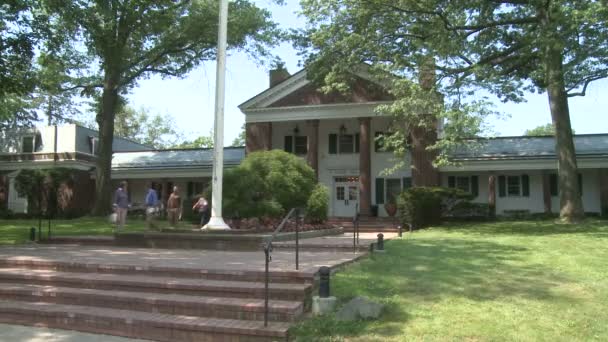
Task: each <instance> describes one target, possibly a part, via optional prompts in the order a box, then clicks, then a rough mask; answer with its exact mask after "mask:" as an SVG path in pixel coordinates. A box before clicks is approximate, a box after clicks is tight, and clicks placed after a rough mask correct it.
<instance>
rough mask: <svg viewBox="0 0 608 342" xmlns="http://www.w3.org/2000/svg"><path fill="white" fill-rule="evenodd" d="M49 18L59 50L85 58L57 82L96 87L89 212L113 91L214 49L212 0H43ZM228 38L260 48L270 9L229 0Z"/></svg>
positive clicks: (178, 72)
mask: <svg viewBox="0 0 608 342" xmlns="http://www.w3.org/2000/svg"><path fill="white" fill-rule="evenodd" d="M42 4H43V7H44V12H45V13H48V15H49V19H48V22H49V23H50V25H53V26H55V27H59V28H61V30H62V31H63V32H66V33H65V35H66V36H69V38H70V46H72V47H73V48H72V49H70V50H65V51H64V54H63V56H62V58H67V59H69V60H71V59H80V60H88V61H89V63H88V65H89V67H88V68H86V69H80V68H79V69H77V70H71V71H69V72H68V74H69V75H74V77H72V78H71V79H70V80H69V81H67V82H64V85H63V87H62V89H64V90H70V89H79V90H81V91H82V93H83V94H85V95H95V94H97V95H98V96H99V99H100V110H99V112H98V113H96V114H97V116H96V121H97V123H98V126H99V144H100V149H99V156H98V159H97V168H96V178H95V181H96V202H95V207H94V210H93V213H94V214H97V215H103V214H106V213H108V212H109V211H110V196H111V183H110V182H111V179H110V171H111V160H112V140H113V137H114V119H115V116H116V111H117V109H118V108H119V105H120V101H119V98H120V97H119V95H121V94H125V93H127V92H128V91H129V89H131V88H132V87H134V86H135V85H136V84H137V81H138V80H140V79H142V78H146V77H149V76H150V75H153V74H156V75H162V76H163V77H179V76H182V75H184V74H185V73H187V72H188V71H189V70H191V69H192V68H193V67H195V66H196V65H198V64H199V63H201V62H202V61H204V60H211V59H214V57H215V51H216V50H215V49H216V44H217V39H216V37H217V22H218V17H217V15H218V4H217V1H212V0H195V1H186V0H181V1H175V0H154V1H152V0H142V1H132V0H122V1H114V0H113V1H109V0H100V1H94V2H91V1H86V0H76V1H74V0H44V1H42ZM229 11H230V18H229V20H228V21H229V28H228V32H230V34H229V38H228V44H229V47H231V48H238V49H242V50H245V51H247V52H250V53H251V54H252V55H265V54H266V53H267V51H266V49H265V47H266V46H268V45H272V44H274V43H275V42H276V40H277V35H278V31H277V29H276V25H275V24H273V23H272V22H271V21H270V13H269V12H268V11H265V10H262V9H259V8H258V7H256V6H255V5H253V4H251V3H250V2H248V1H247V0H237V1H231V2H230V10H229Z"/></svg>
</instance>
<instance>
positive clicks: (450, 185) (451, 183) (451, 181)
mask: <svg viewBox="0 0 608 342" xmlns="http://www.w3.org/2000/svg"><path fill="white" fill-rule="evenodd" d="M455 187H456V177H454V176H448V188H455Z"/></svg>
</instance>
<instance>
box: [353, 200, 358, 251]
mask: <svg viewBox="0 0 608 342" xmlns="http://www.w3.org/2000/svg"><path fill="white" fill-rule="evenodd" d="M358 246H359V203H357V204H356V205H355V215H354V216H353V253H356V252H357V247H358Z"/></svg>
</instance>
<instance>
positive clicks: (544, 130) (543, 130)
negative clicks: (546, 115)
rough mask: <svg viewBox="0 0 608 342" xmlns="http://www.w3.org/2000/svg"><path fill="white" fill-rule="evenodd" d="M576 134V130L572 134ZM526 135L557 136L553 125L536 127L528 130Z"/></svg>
mask: <svg viewBox="0 0 608 342" xmlns="http://www.w3.org/2000/svg"><path fill="white" fill-rule="evenodd" d="M575 133H576V132H575V131H574V130H572V134H575ZM524 135H529V136H540V135H553V136H554V135H555V127H553V124H551V123H548V124H546V125H540V126H536V127H534V128H532V129H527V130H526V131H525V132H524Z"/></svg>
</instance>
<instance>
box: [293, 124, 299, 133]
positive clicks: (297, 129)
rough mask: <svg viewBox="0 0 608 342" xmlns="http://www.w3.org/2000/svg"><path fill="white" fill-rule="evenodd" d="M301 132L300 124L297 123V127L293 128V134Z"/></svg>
mask: <svg viewBox="0 0 608 342" xmlns="http://www.w3.org/2000/svg"><path fill="white" fill-rule="evenodd" d="M298 134H300V128H299V127H298V124H296V127H295V128H294V129H293V135H298Z"/></svg>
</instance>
